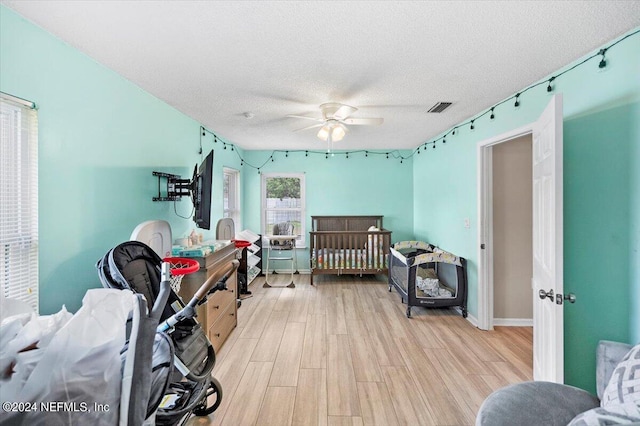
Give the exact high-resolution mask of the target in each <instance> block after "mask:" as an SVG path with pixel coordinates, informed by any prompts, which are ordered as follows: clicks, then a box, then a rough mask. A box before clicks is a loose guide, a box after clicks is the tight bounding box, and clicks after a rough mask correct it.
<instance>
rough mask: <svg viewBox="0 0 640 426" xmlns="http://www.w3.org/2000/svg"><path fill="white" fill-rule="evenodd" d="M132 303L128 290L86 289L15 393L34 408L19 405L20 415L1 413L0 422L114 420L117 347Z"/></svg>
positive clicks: (117, 398)
mask: <svg viewBox="0 0 640 426" xmlns="http://www.w3.org/2000/svg"><path fill="white" fill-rule="evenodd" d="M133 301H134V296H133V293H132V292H131V291H129V290H112V289H93V290H89V291H87V293H86V295H85V297H84V299H83V301H82V307H81V308H80V310H78V312H77V313H76V314H75V315H74V316H73V317H72V318H71V319H70V320H69V322H68V323H67V324H66V325H65V326H64V327H63V328H62V329H61V330H60V331H58V333H56V334H55V335H54V336H53V339H52V340H51V342H50V343H49V345H48V347H47V348H46V349H45V352H44V354H43V355H42V358H41V359H40V361H39V362H38V364H37V365H36V367H35V368H34V370H33V371H32V372H31V375H30V376H29V378H28V380H27V382H26V384H25V385H24V387H23V388H22V389H21V391H20V392H19V394H18V395H17V396H16V401H15V402H17V403H23V404H35V407H36V409H35V410H33V409H31V410H25V409H24V408H25V407H24V406H23V407H22V408H23V410H21V411H22V412H20V413H17V412H11V413H0V423H3V422H4V421H5V420H9V421H10V422H11V424H25V425H27V424H28V425H43V426H44V425H46V426H49V425H92V426H99V425H114V424H117V423H118V416H119V415H118V412H119V401H120V387H121V381H122V378H121V372H120V368H121V361H120V351H121V350H122V347H123V346H124V344H125V339H126V323H127V318H128V317H129V315H130V312H131V311H132V309H133ZM3 401H4V397H3ZM26 408H33V406H29V407H26Z"/></svg>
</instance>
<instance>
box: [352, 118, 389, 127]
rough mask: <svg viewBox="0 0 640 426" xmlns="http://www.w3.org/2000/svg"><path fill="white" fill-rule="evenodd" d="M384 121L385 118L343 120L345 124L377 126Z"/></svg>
mask: <svg viewBox="0 0 640 426" xmlns="http://www.w3.org/2000/svg"><path fill="white" fill-rule="evenodd" d="M383 121H384V119H382V118H347V119H344V120H342V122H344V123H345V124H353V125H356V126H360V125H364V126H377V125H379V124H382V122H383Z"/></svg>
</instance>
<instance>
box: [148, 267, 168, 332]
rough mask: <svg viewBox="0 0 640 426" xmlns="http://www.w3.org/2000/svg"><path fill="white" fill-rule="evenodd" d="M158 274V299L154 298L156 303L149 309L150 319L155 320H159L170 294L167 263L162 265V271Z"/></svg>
mask: <svg viewBox="0 0 640 426" xmlns="http://www.w3.org/2000/svg"><path fill="white" fill-rule="evenodd" d="M160 274H161V275H160V276H161V279H160V290H159V291H158V297H156V301H155V303H154V304H153V308H152V309H151V317H152V318H153V319H156V320H158V319H160V316H161V315H162V311H163V309H164V305H166V304H167V300H168V299H169V293H170V292H171V284H170V282H169V277H170V269H169V264H168V263H162V270H161V273H160Z"/></svg>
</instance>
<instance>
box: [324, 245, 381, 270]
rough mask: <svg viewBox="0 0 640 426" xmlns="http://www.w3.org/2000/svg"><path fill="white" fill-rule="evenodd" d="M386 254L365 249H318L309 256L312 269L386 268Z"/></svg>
mask: <svg viewBox="0 0 640 426" xmlns="http://www.w3.org/2000/svg"><path fill="white" fill-rule="evenodd" d="M387 263H388V255H386V254H384V253H382V251H380V252H379V253H377V254H376V253H374V251H373V250H367V249H330V248H325V249H319V250H314V252H313V253H312V257H311V268H312V269H374V268H386V267H387Z"/></svg>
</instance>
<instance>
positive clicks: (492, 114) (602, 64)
mask: <svg viewBox="0 0 640 426" xmlns="http://www.w3.org/2000/svg"><path fill="white" fill-rule="evenodd" d="M639 33H640V29H639V30H636V31H634V32H632V33H629V34H627V35H626V36H624V37H622V38H621V39H619V40H617V41H615V42H613V43H611V44H610V45H609V46H606V47H603V48H601V49H599V50H598V51H597V52H596V53H594V54H592V55H591V56H588V57H587V58H585V59H583V60H582V61H580V62H578V63H576V64H575V65H573V66H571V67H569V68H567V69H565V70H564V71H562V72H559V73H557V74H554V75H551V76H550V77H549V78H545V79H543V80H540V81H538V82H537V83H534V84H532V85H530V86H528V87H526V88H524V89H522V90H521V91H519V92H517V93H516V94H515V95H512V96H511V97H509V98H506V99H503V100H502V101H500V102H498V103H497V104H495V105H493V106H492V107H490V108H489V109H487V110H485V111H484V112H482V113H481V114H478V115H476V116H474V117H472V118H470V119H469V120H468V121H465V122H463V123H460V124H457V125H456V126H454V127H452V128H450V129H449V130H447V131H446V132H445V133H443V134H442V135H441V136H438V137H437V138H435V139H432V140H430V141H427V142H423V143H421V144H420V145H418V147H417V148H414V149H413V151H412V152H411V154H408V155H402V154H401V152H400V151H399V150H392V151H370V150H353V151H344V152H335V151H334V152H328V151H324V150H322V151H313V150H306V149H305V150H273V151H271V154H270V155H269V157H268V158H267V159H266V160H265V161H264V162H263V163H262V164H259V165H257V164H251V163H249V162H247V161H246V160H245V159H244V158H243V157H242V156H241V155H240V153H239V151H238V150H237V149H235V145H234V144H233V143H231V142H226V141H223V140H221V139H219V138H218V136H217V135H216V134H215V133H214V132H212V131H211V130H209V129H207V128H205V127H204V126H201V127H200V130H201V131H200V135H201V137H200V154H202V138H203V137H206V135H207V133H208V134H210V135H213V143H214V144H218V143H221V144H222V147H223V148H222V149H225V150H226V149H228V148H229V149H231V151H234V152H235V153H236V154H237V155H238V158H239V159H240V165H241V166H243V167H250V168H253V169H256V170H257V171H258V173H260V170H261V169H262V168H263V167H265V166H266V165H267V164H268V163H269V162H274V161H275V158H276V157H277V156H279V155H282V154H284V157H285V158H288V157H289V155H290V154H298V153H304V156H305V157H308V156H309V155H310V154H313V155H324V157H325V159H329V158H330V157H338V156H344V157H345V159H349V158H352V157H353V156H354V155H357V154H363V155H364V156H365V157H369V156H375V155H384V156H385V158H386V159H391V160H400V164H402V163H403V162H404V160H407V159H409V158H411V157H413V156H414V155H416V154H420V152H421V151H424V152H425V153H426V152H428V151H427V148H428V147H429V146H431V147H432V149H436V145H437V143H438V142H439V141H441V142H442V144H446V143H447V137H449V136H450V135H451V136H455V135H456V132H457V130H458V129H461V128H463V127H465V126H469V129H470V130H474V129H475V128H476V125H477V121H478V119H480V118H482V117H484V116H486V115H489V119H490V120H492V121H493V120H495V119H496V116H497V113H496V109H497V108H498V107H502V106H503V105H505V104H506V103H508V102H511V101H513V108H519V107H520V105H521V103H522V102H523V100H522V98H523V95H524V94H525V93H527V92H528V91H530V90H532V89H534V88H536V87H539V86H542V85H545V84H546V86H547V87H546V91H547V93H553V92H554V91H555V90H556V84H557V82H558V79H559V78H560V77H562V76H563V75H565V74H567V73H568V72H570V71H573V70H574V69H576V68H578V67H580V66H582V65H584V64H586V63H587V62H589V61H590V60H592V59H594V58H597V57H599V59H600V60H599V61H598V70H600V71H601V70H604V69H605V68H606V67H607V58H606V55H607V53H608V52H609V51H610V50H611V48H612V47H614V46H616V45H617V44H618V43H620V42H622V41H624V40H626V39H628V38H630V37H632V36H635V35H637V34H639ZM449 139H451V138H449Z"/></svg>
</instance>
